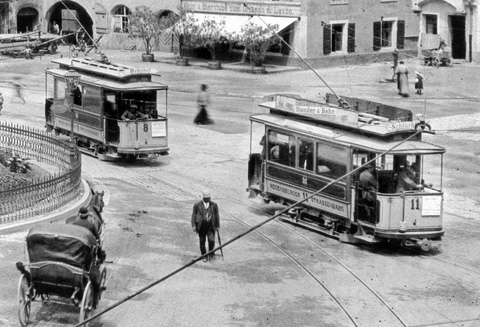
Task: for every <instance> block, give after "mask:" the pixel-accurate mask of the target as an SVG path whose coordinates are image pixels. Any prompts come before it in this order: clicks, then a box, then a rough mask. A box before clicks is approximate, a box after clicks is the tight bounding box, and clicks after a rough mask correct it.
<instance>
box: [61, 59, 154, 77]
mask: <svg viewBox="0 0 480 327" xmlns="http://www.w3.org/2000/svg"><path fill="white" fill-rule="evenodd" d="M52 62H53V63H56V64H59V66H60V68H65V69H69V68H73V69H75V70H78V71H83V72H85V73H87V74H88V73H90V74H97V75H103V76H105V77H109V78H113V79H125V78H128V77H132V76H136V75H146V76H151V75H159V74H158V71H157V70H156V69H151V68H135V67H132V66H127V65H124V64H119V63H112V62H110V63H105V62H101V61H98V60H96V59H94V58H90V57H85V58H57V59H53V60H52Z"/></svg>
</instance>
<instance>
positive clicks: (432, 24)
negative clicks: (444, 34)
mask: <svg viewBox="0 0 480 327" xmlns="http://www.w3.org/2000/svg"><path fill="white" fill-rule="evenodd" d="M425 32H426V33H427V34H437V15H425Z"/></svg>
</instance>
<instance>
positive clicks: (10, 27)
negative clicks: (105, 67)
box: [0, 0, 179, 51]
mask: <svg viewBox="0 0 480 327" xmlns="http://www.w3.org/2000/svg"><path fill="white" fill-rule="evenodd" d="M1 6H3V7H1ZM137 6H148V7H150V8H151V9H152V10H153V11H159V12H160V13H161V15H167V14H169V13H171V12H176V11H178V6H179V0H161V1H149V0H112V1H110V0H108V1H107V0H82V1H81V2H80V1H65V0H17V1H14V2H13V1H5V2H1V0H0V20H1V21H0V33H1V34H4V33H25V32H29V31H33V30H34V29H36V28H37V27H41V29H42V30H43V31H44V32H53V24H54V22H56V23H57V24H58V25H59V28H60V31H61V33H62V34H68V33H71V32H74V31H77V30H78V29H79V28H80V27H81V26H83V27H84V28H85V30H86V32H87V33H88V34H89V35H91V36H92V38H94V39H98V38H100V37H101V46H102V47H104V48H117V49H120V48H125V47H130V46H132V45H137V46H141V43H140V42H139V41H138V40H134V39H132V38H129V37H128V33H129V19H128V15H130V13H131V12H133V11H134V10H135V7H137ZM164 43H166V44H167V45H168V44H170V43H171V42H164ZM163 50H167V51H168V47H167V48H165V49H163Z"/></svg>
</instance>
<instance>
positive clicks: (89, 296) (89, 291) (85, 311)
mask: <svg viewBox="0 0 480 327" xmlns="http://www.w3.org/2000/svg"><path fill="white" fill-rule="evenodd" d="M92 311H93V288H92V282H91V281H89V282H88V284H87V287H85V291H84V292H83V298H82V303H81V305H80V319H79V320H78V322H84V321H85V320H87V319H88V317H90V314H91V313H92ZM88 325H89V323H86V324H85V325H84V326H85V327H88Z"/></svg>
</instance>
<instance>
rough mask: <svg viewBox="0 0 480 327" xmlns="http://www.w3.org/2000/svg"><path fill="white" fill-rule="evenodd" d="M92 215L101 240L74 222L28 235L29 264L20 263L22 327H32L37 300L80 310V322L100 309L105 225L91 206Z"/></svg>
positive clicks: (34, 231) (27, 254) (91, 217)
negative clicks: (32, 306) (98, 307)
mask: <svg viewBox="0 0 480 327" xmlns="http://www.w3.org/2000/svg"><path fill="white" fill-rule="evenodd" d="M89 214H90V215H89V218H88V219H90V220H91V221H92V222H94V223H95V224H96V225H97V226H99V234H100V239H99V240H97V239H96V238H95V237H94V236H93V234H92V233H91V232H90V231H89V230H88V229H87V228H85V227H83V226H77V225H73V224H71V223H70V222H71V221H72V220H73V219H67V223H66V224H51V225H48V226H37V227H33V228H32V229H30V231H29V232H28V235H27V238H26V251H25V252H26V259H27V262H26V263H22V262H17V268H18V270H19V271H20V272H21V276H20V280H19V282H18V306H19V307H18V316H19V320H20V324H21V325H22V327H24V326H27V324H28V323H29V321H30V312H31V304H32V302H33V301H35V300H37V299H40V300H41V301H42V302H49V301H51V302H60V303H62V304H73V305H74V306H75V307H80V318H79V322H83V321H85V320H86V319H88V317H89V316H90V315H91V313H92V311H93V310H94V309H95V308H96V307H97V305H98V303H99V301H100V298H101V297H102V292H103V291H104V290H105V289H106V287H105V281H106V273H107V272H106V267H105V264H104V262H105V252H104V251H103V250H102V241H101V239H102V235H103V234H104V231H105V224H104V223H103V220H102V218H101V215H100V211H99V210H97V209H95V208H94V207H93V205H92V204H91V205H90V207H89ZM72 218H75V217H72ZM86 325H88V324H86Z"/></svg>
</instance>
